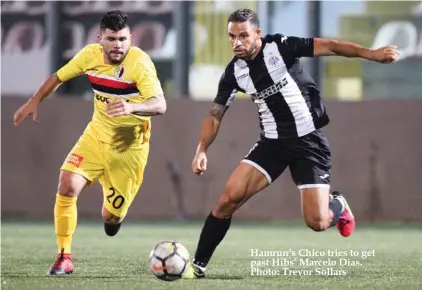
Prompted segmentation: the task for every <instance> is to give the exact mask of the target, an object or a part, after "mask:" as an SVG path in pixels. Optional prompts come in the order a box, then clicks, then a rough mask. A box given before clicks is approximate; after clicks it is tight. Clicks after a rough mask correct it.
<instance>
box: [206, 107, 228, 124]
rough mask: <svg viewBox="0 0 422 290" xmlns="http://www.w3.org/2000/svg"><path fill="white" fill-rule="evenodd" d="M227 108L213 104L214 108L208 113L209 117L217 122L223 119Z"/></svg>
mask: <svg viewBox="0 0 422 290" xmlns="http://www.w3.org/2000/svg"><path fill="white" fill-rule="evenodd" d="M227 108H228V107H227V106H224V105H220V104H214V107H213V108H212V109H211V111H210V112H209V113H208V115H209V116H211V117H214V118H215V119H217V120H218V121H219V122H221V120H222V119H223V116H224V114H225V113H226V111H227Z"/></svg>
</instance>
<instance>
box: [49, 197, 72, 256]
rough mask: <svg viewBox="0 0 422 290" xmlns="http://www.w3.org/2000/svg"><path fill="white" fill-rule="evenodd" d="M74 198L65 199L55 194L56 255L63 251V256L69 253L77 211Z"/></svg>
mask: <svg viewBox="0 0 422 290" xmlns="http://www.w3.org/2000/svg"><path fill="white" fill-rule="evenodd" d="M76 201H77V198H76V197H66V196H62V195H60V194H58V193H57V195H56V205H55V207H54V222H55V227H56V236H57V246H58V253H61V252H62V249H64V253H65V254H70V253H71V244H72V235H73V233H74V232H75V229H76V221H77V218H78V211H77V209H76Z"/></svg>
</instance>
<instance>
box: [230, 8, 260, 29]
mask: <svg viewBox="0 0 422 290" xmlns="http://www.w3.org/2000/svg"><path fill="white" fill-rule="evenodd" d="M246 21H249V23H251V24H253V25H255V26H257V27H259V19H258V15H257V14H256V12H255V11H253V10H252V9H238V10H236V11H234V12H233V13H232V14H230V16H229V19H228V21H227V23H229V22H246Z"/></svg>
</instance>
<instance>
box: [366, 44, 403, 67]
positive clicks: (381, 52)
mask: <svg viewBox="0 0 422 290" xmlns="http://www.w3.org/2000/svg"><path fill="white" fill-rule="evenodd" d="M399 55H400V51H399V50H398V49H397V46H394V45H388V46H384V47H380V48H378V49H376V50H373V51H372V59H373V60H374V61H376V62H380V63H391V62H394V61H397V60H399Z"/></svg>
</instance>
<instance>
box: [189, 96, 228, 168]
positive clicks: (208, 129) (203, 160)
mask: <svg viewBox="0 0 422 290" xmlns="http://www.w3.org/2000/svg"><path fill="white" fill-rule="evenodd" d="M228 108H229V107H228V106H225V105H220V104H217V103H214V106H213V108H212V109H211V110H210V111H209V113H208V115H207V116H206V117H205V118H204V120H203V122H202V129H201V135H200V138H199V143H198V147H197V149H196V153H195V158H194V160H193V162H192V170H193V172H194V173H196V174H198V175H201V174H202V173H203V172H204V171H205V170H206V169H207V157H206V151H207V149H208V148H209V147H210V145H211V144H212V142H214V140H215V138H216V137H217V133H218V130H219V128H220V124H221V120H222V119H223V117H224V114H225V113H226V111H227V109H228Z"/></svg>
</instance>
